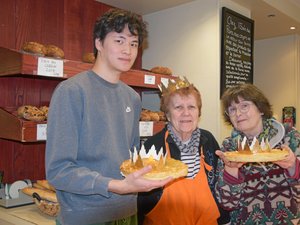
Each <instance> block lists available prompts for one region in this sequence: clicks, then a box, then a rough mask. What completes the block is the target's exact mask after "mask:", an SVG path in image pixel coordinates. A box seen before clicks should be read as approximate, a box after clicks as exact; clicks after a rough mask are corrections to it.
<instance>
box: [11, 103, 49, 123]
mask: <svg viewBox="0 0 300 225" xmlns="http://www.w3.org/2000/svg"><path fill="white" fill-rule="evenodd" d="M17 113H18V116H19V117H21V118H24V119H26V120H30V121H35V122H42V121H45V119H46V116H45V113H44V112H43V111H41V110H40V109H39V108H37V107H36V106H32V105H23V106H20V107H19V108H18V110H17Z"/></svg>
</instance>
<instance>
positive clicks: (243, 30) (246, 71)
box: [221, 7, 254, 96]
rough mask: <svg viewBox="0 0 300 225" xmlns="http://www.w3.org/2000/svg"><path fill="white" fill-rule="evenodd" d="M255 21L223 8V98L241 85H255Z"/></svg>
mask: <svg viewBox="0 0 300 225" xmlns="http://www.w3.org/2000/svg"><path fill="white" fill-rule="evenodd" d="M253 32H254V21H253V20H251V19H249V18H247V17H245V16H243V15H240V14H238V13H237V12H234V11H232V10H230V9H228V8H226V7H223V8H222V32H221V33H222V40H221V96H222V94H223V92H224V91H225V90H226V89H227V88H229V87H232V86H235V85H237V84H240V83H253Z"/></svg>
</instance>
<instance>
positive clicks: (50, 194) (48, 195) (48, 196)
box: [22, 187, 57, 202]
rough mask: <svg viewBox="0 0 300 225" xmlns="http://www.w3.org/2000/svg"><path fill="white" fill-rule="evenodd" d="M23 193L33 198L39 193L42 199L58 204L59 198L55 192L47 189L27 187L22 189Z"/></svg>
mask: <svg viewBox="0 0 300 225" xmlns="http://www.w3.org/2000/svg"><path fill="white" fill-rule="evenodd" d="M22 192H23V193H24V194H26V195H30V196H32V195H33V193H37V194H38V195H39V196H40V197H41V199H44V200H47V201H50V202H57V197H56V194H55V192H54V191H50V190H46V189H39V188H35V187H26V188H23V189H22Z"/></svg>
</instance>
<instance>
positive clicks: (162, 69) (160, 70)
mask: <svg viewBox="0 0 300 225" xmlns="http://www.w3.org/2000/svg"><path fill="white" fill-rule="evenodd" d="M150 71H151V72H152V73H159V74H164V75H172V73H173V72H172V70H171V69H170V68H168V67H163V66H156V67H153V68H152V69H151V70H150Z"/></svg>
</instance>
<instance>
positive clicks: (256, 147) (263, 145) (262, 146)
mask: <svg viewBox="0 0 300 225" xmlns="http://www.w3.org/2000/svg"><path fill="white" fill-rule="evenodd" d="M238 151H239V152H240V153H242V154H255V153H258V152H266V151H268V152H269V151H271V146H270V144H269V141H268V139H267V140H266V141H265V140H264V138H263V139H262V141H261V142H260V143H259V141H258V140H257V139H256V137H254V139H253V141H252V143H251V145H249V142H248V140H247V138H246V137H244V139H243V140H242V141H240V138H239V139H238Z"/></svg>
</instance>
